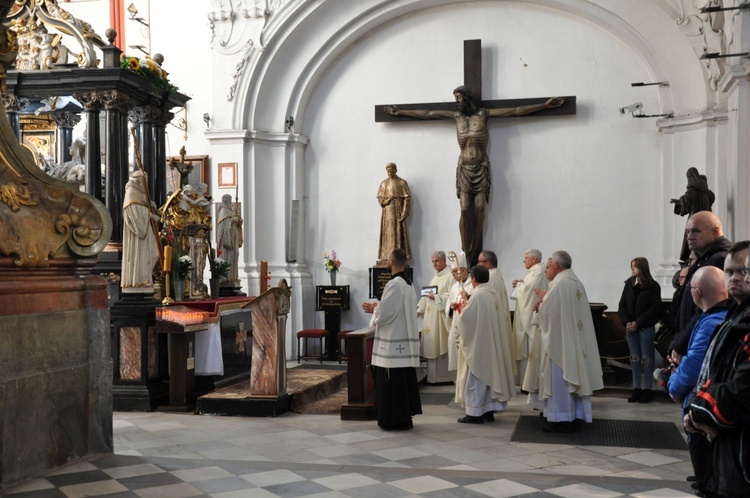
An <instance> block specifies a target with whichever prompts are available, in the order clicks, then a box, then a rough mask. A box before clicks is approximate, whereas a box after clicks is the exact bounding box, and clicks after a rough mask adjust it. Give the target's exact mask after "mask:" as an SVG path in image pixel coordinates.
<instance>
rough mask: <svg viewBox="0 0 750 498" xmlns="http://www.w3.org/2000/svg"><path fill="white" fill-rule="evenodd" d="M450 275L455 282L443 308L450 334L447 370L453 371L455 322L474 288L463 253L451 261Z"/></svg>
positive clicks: (456, 348) (455, 352)
mask: <svg viewBox="0 0 750 498" xmlns="http://www.w3.org/2000/svg"><path fill="white" fill-rule="evenodd" d="M451 275H452V276H453V279H454V280H455V282H453V285H452V286H451V293H450V297H449V298H448V302H447V303H446V306H445V313H446V315H447V316H448V324H449V327H450V332H449V333H448V370H450V371H454V370H456V368H458V342H457V341H456V321H455V320H454V318H455V317H456V316H457V315H458V313H459V311H460V309H461V306H462V305H463V304H465V303H466V300H467V299H468V297H469V295H471V291H472V290H474V286H473V285H472V284H471V279H470V278H469V269H468V268H467V267H466V254H464V253H463V252H462V253H461V254H459V255H458V256H457V259H456V260H455V261H453V260H452V261H451Z"/></svg>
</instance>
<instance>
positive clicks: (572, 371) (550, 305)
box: [537, 251, 604, 432]
mask: <svg viewBox="0 0 750 498" xmlns="http://www.w3.org/2000/svg"><path fill="white" fill-rule="evenodd" d="M572 265H573V261H572V259H571V257H570V254H568V253H567V252H565V251H557V252H555V253H554V254H553V255H552V257H551V258H550V259H549V260H548V261H547V265H546V269H545V271H546V274H547V279H548V280H550V284H549V287H548V289H547V292H546V294H545V293H544V292H543V291H537V295H538V296H540V297H542V298H543V299H542V302H541V304H540V305H539V324H540V330H541V337H542V352H541V358H540V361H539V369H540V370H539V381H540V384H539V398H540V399H541V400H543V401H546V406H545V408H544V416H545V417H546V419H547V421H546V422H545V424H544V427H543V430H544V431H546V432H579V431H580V430H581V420H584V421H586V422H591V421H592V416H591V395H592V394H593V393H594V391H596V390H598V389H602V388H603V387H604V382H603V379H602V366H601V362H600V360H599V348H598V346H597V343H596V334H595V332H594V321H593V319H592V318H591V308H590V307H589V300H588V297H587V296H586V289H584V287H583V284H582V283H581V281H580V280H579V279H578V277H577V276H576V274H575V273H573V270H572V269H571V267H572Z"/></svg>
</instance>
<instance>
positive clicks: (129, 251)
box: [120, 171, 159, 294]
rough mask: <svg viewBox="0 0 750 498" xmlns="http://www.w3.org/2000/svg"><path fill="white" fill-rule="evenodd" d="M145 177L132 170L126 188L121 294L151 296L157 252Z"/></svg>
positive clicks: (154, 218) (156, 219)
mask: <svg viewBox="0 0 750 498" xmlns="http://www.w3.org/2000/svg"><path fill="white" fill-rule="evenodd" d="M147 178H148V177H147V175H146V173H144V172H143V171H135V172H134V173H133V174H132V175H131V176H130V180H128V183H127V184H126V185H125V199H124V201H123V208H122V221H123V227H124V229H123V234H122V279H121V281H120V286H121V287H122V292H123V293H133V294H153V293H154V282H153V270H154V265H155V264H156V262H157V260H158V259H159V249H158V243H157V239H156V232H155V231H154V225H153V224H152V222H153V221H159V217H158V216H157V215H156V214H154V210H155V206H151V205H149V201H148V196H147V194H146V182H147Z"/></svg>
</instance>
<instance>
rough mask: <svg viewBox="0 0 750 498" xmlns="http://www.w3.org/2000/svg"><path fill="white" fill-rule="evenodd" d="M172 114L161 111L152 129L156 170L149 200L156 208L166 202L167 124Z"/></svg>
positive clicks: (172, 116)
mask: <svg viewBox="0 0 750 498" xmlns="http://www.w3.org/2000/svg"><path fill="white" fill-rule="evenodd" d="M172 118H174V114H173V113H171V112H169V111H167V110H163V111H162V113H161V116H159V117H158V118H157V119H156V120H155V121H154V126H153V129H152V144H153V149H154V161H155V168H156V182H155V185H156V188H155V189H154V190H152V191H151V198H152V199H153V200H154V202H155V203H156V205H157V206H163V205H164V204H165V203H166V202H167V167H166V164H167V143H166V142H167V140H166V136H167V132H166V127H167V124H168V123H169V122H170V121H172Z"/></svg>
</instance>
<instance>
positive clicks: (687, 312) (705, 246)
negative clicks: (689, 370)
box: [672, 211, 732, 355]
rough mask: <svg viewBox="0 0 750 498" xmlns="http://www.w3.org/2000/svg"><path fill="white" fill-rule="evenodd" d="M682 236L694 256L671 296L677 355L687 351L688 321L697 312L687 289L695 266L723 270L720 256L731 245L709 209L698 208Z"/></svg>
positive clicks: (690, 329) (691, 328) (722, 257)
mask: <svg viewBox="0 0 750 498" xmlns="http://www.w3.org/2000/svg"><path fill="white" fill-rule="evenodd" d="M685 238H686V240H687V245H688V248H689V249H690V250H691V251H692V252H694V253H695V256H696V258H697V259H696V261H695V263H693V264H692V265H691V266H690V269H689V270H688V274H687V276H686V277H685V285H683V286H682V288H681V289H680V290H678V291H677V294H676V295H675V298H674V299H675V300H677V301H679V307H678V309H677V316H676V317H675V324H676V331H677V332H676V335H675V338H674V341H673V342H672V348H673V349H674V350H675V352H677V353H678V354H679V355H684V354H685V353H686V352H687V345H688V342H689V341H690V332H691V331H692V330H693V327H692V324H691V323H690V322H691V320H693V318H694V316H695V315H697V314H699V313H700V310H699V308H698V307H697V306H696V305H695V302H694V301H693V296H692V293H691V292H689V291H688V289H689V288H690V281H691V280H692V278H693V275H695V272H696V271H698V269H699V268H703V267H705V266H715V267H717V268H719V269H723V268H724V258H725V257H726V255H727V251H728V250H729V248H730V247H731V246H732V243H731V242H730V241H729V240H728V239H727V238H726V237H724V231H723V229H722V227H721V220H720V219H719V217H718V216H716V214H714V213H712V212H711V211H699V212H697V213H695V214H694V215H692V216H691V217H690V219H688V222H687V225H686V226H685ZM693 323H695V322H693Z"/></svg>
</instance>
